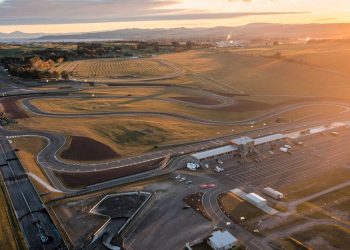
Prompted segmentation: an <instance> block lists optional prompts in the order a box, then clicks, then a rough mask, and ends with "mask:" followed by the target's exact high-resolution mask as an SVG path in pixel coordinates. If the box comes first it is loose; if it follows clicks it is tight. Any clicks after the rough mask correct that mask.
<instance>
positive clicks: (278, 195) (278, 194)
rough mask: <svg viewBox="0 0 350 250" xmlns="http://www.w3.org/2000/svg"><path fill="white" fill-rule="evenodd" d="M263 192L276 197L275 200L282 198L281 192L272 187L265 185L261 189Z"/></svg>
mask: <svg viewBox="0 0 350 250" xmlns="http://www.w3.org/2000/svg"><path fill="white" fill-rule="evenodd" d="M263 193H264V194H266V195H268V196H270V197H272V198H274V199H276V200H282V199H283V194H282V193H281V192H278V191H276V190H274V189H273V188H270V187H267V188H264V191H263Z"/></svg>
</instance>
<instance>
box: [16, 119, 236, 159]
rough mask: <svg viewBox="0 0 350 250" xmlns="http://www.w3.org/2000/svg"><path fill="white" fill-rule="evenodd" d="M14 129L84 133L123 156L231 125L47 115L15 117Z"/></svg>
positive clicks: (207, 135)
mask: <svg viewBox="0 0 350 250" xmlns="http://www.w3.org/2000/svg"><path fill="white" fill-rule="evenodd" d="M13 127H14V128H16V129H22V128H29V129H35V130H44V131H53V132H59V133H63V134H66V135H76V136H85V137H89V138H92V139H95V140H97V141H99V142H101V143H103V144H106V145H108V146H110V147H111V148H112V149H113V150H114V151H115V152H116V153H118V154H120V155H122V156H128V155H136V154H140V153H142V152H145V151H148V150H151V149H153V148H154V146H156V145H157V146H162V145H163V144H171V143H184V142H188V141H191V140H197V139H204V138H210V137H213V136H217V133H218V131H220V133H221V134H225V133H232V132H231V129H232V128H235V127H234V126H206V125H199V124H193V123H190V122H184V121H179V120H176V119H170V118H166V117H137V118H136V117H132V119H130V118H128V117H124V118H118V117H101V118H46V117H32V118H27V119H25V120H18V124H16V125H13Z"/></svg>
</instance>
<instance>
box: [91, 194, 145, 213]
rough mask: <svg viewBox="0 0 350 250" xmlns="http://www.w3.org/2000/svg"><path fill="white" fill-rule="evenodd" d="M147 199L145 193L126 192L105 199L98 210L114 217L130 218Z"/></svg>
mask: <svg viewBox="0 0 350 250" xmlns="http://www.w3.org/2000/svg"><path fill="white" fill-rule="evenodd" d="M146 199H147V196H146V195H144V194H130V195H129V194H126V195H120V196H119V195H118V196H113V197H110V198H108V199H105V200H104V201H103V202H102V203H100V205H99V206H98V207H97V210H96V211H97V212H98V213H100V214H104V215H108V216H110V217H111V218H112V219H114V218H116V219H117V218H129V217H131V216H132V215H133V214H134V213H135V212H136V210H137V209H138V208H139V207H140V206H141V205H142V203H143V202H144V201H145V200H146Z"/></svg>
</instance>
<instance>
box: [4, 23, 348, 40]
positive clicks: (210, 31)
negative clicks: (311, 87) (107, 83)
mask: <svg viewBox="0 0 350 250" xmlns="http://www.w3.org/2000/svg"><path fill="white" fill-rule="evenodd" d="M228 36H230V37H231V39H247V40H251V39H306V38H310V39H339V38H342V39H344V38H345V39H348V38H350V24H270V23H254V24H248V25H244V26H237V27H214V28H173V29H122V30H115V31H104V32H91V33H79V34H63V35H62V34H60V35H45V34H26V33H22V32H14V33H11V34H4V33H0V38H22V39H23V38H26V39H32V40H38V41H67V40H145V41H147V40H161V39H165V40H171V39H174V40H175V39H176V40H196V39H206V40H207V39H212V40H223V39H226V38H227V37H228Z"/></svg>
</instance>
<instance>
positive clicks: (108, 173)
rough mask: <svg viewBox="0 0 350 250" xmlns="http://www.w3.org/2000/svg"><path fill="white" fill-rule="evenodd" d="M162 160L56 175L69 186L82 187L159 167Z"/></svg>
mask: <svg viewBox="0 0 350 250" xmlns="http://www.w3.org/2000/svg"><path fill="white" fill-rule="evenodd" d="M160 162H161V161H159V160H157V161H151V162H147V163H142V164H138V165H134V166H130V167H124V168H116V169H111V170H105V171H97V172H89V173H73V174H70V173H61V172H56V176H57V177H58V178H60V180H61V181H62V183H63V184H64V185H65V186H66V187H69V188H82V187H85V186H89V185H93V184H97V183H101V182H106V181H110V180H113V179H118V178H122V177H125V176H130V175H134V174H138V173H141V172H145V171H149V170H152V169H155V168H157V167H159V163H160Z"/></svg>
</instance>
